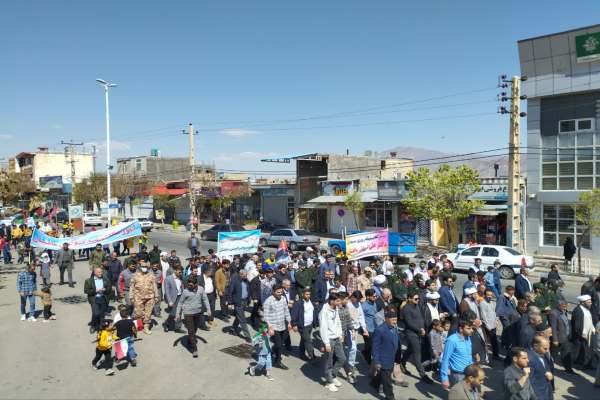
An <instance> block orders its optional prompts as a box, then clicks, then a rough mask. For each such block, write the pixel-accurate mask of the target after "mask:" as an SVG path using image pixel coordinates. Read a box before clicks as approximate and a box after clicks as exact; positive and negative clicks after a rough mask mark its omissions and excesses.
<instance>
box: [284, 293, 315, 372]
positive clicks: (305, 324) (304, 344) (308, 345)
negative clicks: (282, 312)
mask: <svg viewBox="0 0 600 400" xmlns="http://www.w3.org/2000/svg"><path fill="white" fill-rule="evenodd" d="M310 295H311V293H310V288H304V290H303V291H302V298H301V299H300V300H298V301H297V302H295V303H294V306H293V307H292V311H291V313H290V314H291V317H292V327H293V328H294V332H298V333H299V334H300V345H299V347H298V350H299V353H300V358H301V359H303V360H306V359H308V360H309V361H313V360H315V350H314V348H313V344H312V336H311V335H312V330H313V327H314V326H315V325H316V324H317V321H318V315H317V313H316V307H315V306H314V304H313V303H312V301H311V300H310ZM306 317H308V318H309V319H308V320H307V318H306ZM307 354H308V358H307Z"/></svg>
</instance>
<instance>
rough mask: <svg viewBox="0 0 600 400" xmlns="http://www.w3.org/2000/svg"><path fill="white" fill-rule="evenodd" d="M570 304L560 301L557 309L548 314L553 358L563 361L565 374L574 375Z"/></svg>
mask: <svg viewBox="0 0 600 400" xmlns="http://www.w3.org/2000/svg"><path fill="white" fill-rule="evenodd" d="M567 306H568V303H567V302H566V301H565V300H559V302H558V305H557V306H556V308H555V309H553V310H551V311H550V313H549V314H548V322H549V323H550V327H551V328H552V345H551V347H550V349H551V353H552V357H553V358H554V359H555V360H561V362H562V365H563V367H565V372H567V373H570V374H572V373H574V371H573V362H572V358H571V343H570V342H569V336H570V335H571V322H570V321H569V317H568V315H567Z"/></svg>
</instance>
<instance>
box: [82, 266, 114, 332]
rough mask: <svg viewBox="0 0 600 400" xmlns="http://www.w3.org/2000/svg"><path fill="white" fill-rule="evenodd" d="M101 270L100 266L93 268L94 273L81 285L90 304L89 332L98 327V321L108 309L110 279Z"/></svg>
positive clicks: (100, 320) (99, 321)
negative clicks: (90, 320) (90, 319)
mask: <svg viewBox="0 0 600 400" xmlns="http://www.w3.org/2000/svg"><path fill="white" fill-rule="evenodd" d="M103 272H104V271H103V270H102V267H96V268H94V275H92V276H91V277H90V278H88V279H86V280H85V283H84V285H83V291H84V293H85V294H87V296H88V302H89V303H90V305H91V306H92V322H91V323H90V333H93V332H94V331H97V330H99V329H100V323H101V322H102V320H103V319H104V315H105V314H106V312H107V311H108V301H109V299H110V293H111V284H110V279H109V278H108V276H107V275H106V274H103Z"/></svg>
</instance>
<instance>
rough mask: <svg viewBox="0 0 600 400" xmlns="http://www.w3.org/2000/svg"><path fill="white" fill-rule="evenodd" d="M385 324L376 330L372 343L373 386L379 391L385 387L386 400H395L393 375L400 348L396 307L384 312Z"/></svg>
mask: <svg viewBox="0 0 600 400" xmlns="http://www.w3.org/2000/svg"><path fill="white" fill-rule="evenodd" d="M384 315H385V323H383V324H381V325H379V326H378V327H377V328H375V332H374V333H373V341H372V346H373V347H372V348H373V352H372V362H373V370H374V372H375V374H374V375H373V379H372V380H371V386H373V387H374V388H375V389H376V390H379V386H380V385H381V386H383V394H384V395H385V398H386V400H394V399H395V397H394V387H393V382H392V373H393V372H394V363H395V358H396V357H395V356H396V352H397V351H398V347H399V346H400V337H399V335H398V325H397V324H398V312H397V311H396V309H395V308H394V307H388V308H386V309H385V311H384Z"/></svg>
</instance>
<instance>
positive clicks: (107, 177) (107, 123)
mask: <svg viewBox="0 0 600 400" xmlns="http://www.w3.org/2000/svg"><path fill="white" fill-rule="evenodd" d="M96 82H97V83H98V84H99V85H101V86H103V87H104V102H105V106H106V207H108V210H107V213H108V224H109V226H110V216H111V211H110V210H111V208H110V197H111V196H110V195H111V193H110V170H111V169H112V166H111V165H110V116H109V111H108V89H109V88H112V87H116V86H117V84H116V83H108V82H106V81H105V80H104V79H96ZM98 211H100V210H98Z"/></svg>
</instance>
